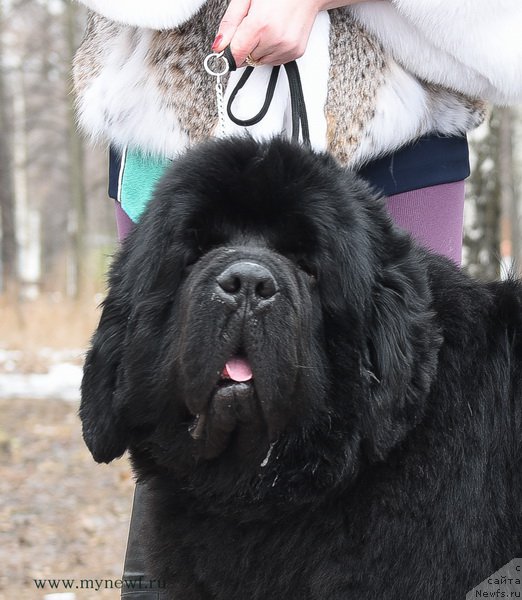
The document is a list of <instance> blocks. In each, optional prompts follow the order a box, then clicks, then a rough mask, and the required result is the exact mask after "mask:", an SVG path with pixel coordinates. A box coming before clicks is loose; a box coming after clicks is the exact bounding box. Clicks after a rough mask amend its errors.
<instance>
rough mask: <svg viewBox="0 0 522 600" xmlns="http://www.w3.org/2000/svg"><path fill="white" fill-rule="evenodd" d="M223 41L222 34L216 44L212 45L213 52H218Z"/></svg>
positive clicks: (215, 41) (217, 38)
mask: <svg viewBox="0 0 522 600" xmlns="http://www.w3.org/2000/svg"><path fill="white" fill-rule="evenodd" d="M222 40H223V36H222V35H221V33H220V34H219V35H218V36H217V37H216V39H215V40H214V43H213V44H212V50H214V52H215V51H216V50H217V48H219V45H220V44H221V42H222Z"/></svg>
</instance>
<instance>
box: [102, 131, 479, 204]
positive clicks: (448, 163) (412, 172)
mask: <svg viewBox="0 0 522 600" xmlns="http://www.w3.org/2000/svg"><path fill="white" fill-rule="evenodd" d="M120 165H121V152H119V151H118V150H116V149H115V148H111V149H110V152H109V197H110V198H113V199H114V200H116V199H117V198H118V182H119V174H120ZM358 172H359V174H360V175H361V176H362V177H364V178H365V179H366V180H368V181H369V182H370V183H371V184H372V185H373V186H374V187H375V188H377V189H378V190H379V191H381V192H382V193H383V194H384V195H385V196H393V195H394V194H402V193H403V192H410V191H411V190H418V189H421V188H425V187H431V186H433V185H440V184H442V183H453V182H454V181H462V180H463V179H466V177H468V176H469V173H470V169H469V148H468V141H467V139H466V136H460V137H442V136H439V135H429V136H425V137H422V138H420V139H419V140H417V141H416V142H414V143H413V144H409V145H408V146H404V147H403V148H401V149H400V150H397V152H394V153H393V154H390V155H388V156H384V157H382V158H379V159H377V160H373V161H371V162H370V163H368V164H366V165H365V166H364V167H362V168H361V169H359V171H358Z"/></svg>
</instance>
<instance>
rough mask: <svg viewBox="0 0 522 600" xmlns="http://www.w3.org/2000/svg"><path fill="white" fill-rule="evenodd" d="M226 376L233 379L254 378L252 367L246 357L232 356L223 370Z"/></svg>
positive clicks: (246, 379)
mask: <svg viewBox="0 0 522 600" xmlns="http://www.w3.org/2000/svg"><path fill="white" fill-rule="evenodd" d="M223 376H224V377H230V379H232V381H249V380H250V379H252V369H251V367H250V365H249V363H248V361H247V360H245V359H244V358H231V359H230V360H229V361H228V362H227V364H226V365H225V368H224V370H223Z"/></svg>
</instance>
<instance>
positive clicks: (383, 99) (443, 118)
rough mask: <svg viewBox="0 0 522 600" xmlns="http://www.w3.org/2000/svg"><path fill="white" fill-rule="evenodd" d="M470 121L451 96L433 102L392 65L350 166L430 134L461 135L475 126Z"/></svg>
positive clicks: (378, 93) (425, 92)
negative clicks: (372, 115)
mask: <svg viewBox="0 0 522 600" xmlns="http://www.w3.org/2000/svg"><path fill="white" fill-rule="evenodd" d="M472 119H473V115H472V114H470V113H469V111H466V109H465V107H464V106H463V105H462V104H461V103H460V102H459V101H458V100H457V99H456V98H455V97H454V96H453V95H452V94H451V93H448V94H447V95H441V96H440V97H438V98H437V99H436V100H435V99H434V97H433V96H431V95H429V93H428V92H427V91H426V89H425V88H424V87H423V86H422V85H421V84H420V83H419V81H418V80H417V79H416V78H415V77H414V76H413V75H411V74H410V73H408V72H407V71H405V70H404V69H403V68H402V67H400V66H399V65H398V64H396V63H394V62H393V61H392V62H391V63H390V65H389V66H388V72H387V73H386V77H385V83H384V85H382V86H381V87H380V88H379V90H378V92H377V98H376V107H375V116H374V118H373V119H372V120H371V121H370V122H369V123H368V125H367V127H366V128H365V131H364V137H363V139H362V140H361V143H360V145H359V147H358V148H357V151H356V153H355V155H354V156H353V157H352V160H351V163H350V164H351V166H353V167H358V166H360V165H361V164H362V163H364V162H366V161H367V160H370V159H375V158H377V157H378V156H379V155H380V154H384V153H385V152H389V151H391V150H396V149H398V148H400V147H401V146H403V145H404V144H406V143H408V142H411V141H412V140H414V139H418V138H419V137H421V136H423V135H426V134H427V133H430V132H432V131H438V132H439V133H441V134H445V135H456V134H460V133H464V132H466V131H467V130H469V129H470V127H472V126H473V125H474V123H473V122H472Z"/></svg>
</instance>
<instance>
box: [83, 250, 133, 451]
mask: <svg viewBox="0 0 522 600" xmlns="http://www.w3.org/2000/svg"><path fill="white" fill-rule="evenodd" d="M122 260H123V259H121V258H120V259H117V263H118V262H119V261H122ZM121 266H123V265H121ZM118 268H119V265H118V264H115V265H114V266H113V268H112V276H111V287H110V292H109V294H108V296H107V298H106V299H105V301H104V303H103V311H102V315H101V319H100V323H99V325H98V328H97V330H96V332H95V333H94V336H93V338H92V344H91V348H90V350H89V352H88V353H87V357H86V360H85V364H84V369H83V379H82V386H81V396H82V399H81V404H80V418H81V421H82V427H83V437H84V440H85V443H86V444H87V447H88V448H89V450H90V451H91V453H92V455H93V457H94V459H95V460H96V461H97V462H110V461H111V460H113V459H114V458H117V457H119V456H121V455H122V454H123V453H124V452H125V450H126V448H127V444H128V431H127V428H126V425H125V422H124V419H123V414H122V411H121V407H119V406H117V405H116V403H115V396H116V391H117V389H118V383H119V378H120V377H121V370H122V366H121V357H122V353H123V349H124V347H125V336H126V328H127V321H128V317H129V312H130V299H129V297H128V295H127V294H125V292H124V290H123V289H122V281H121V279H122V278H121V277H119V276H118V274H117V273H118Z"/></svg>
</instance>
